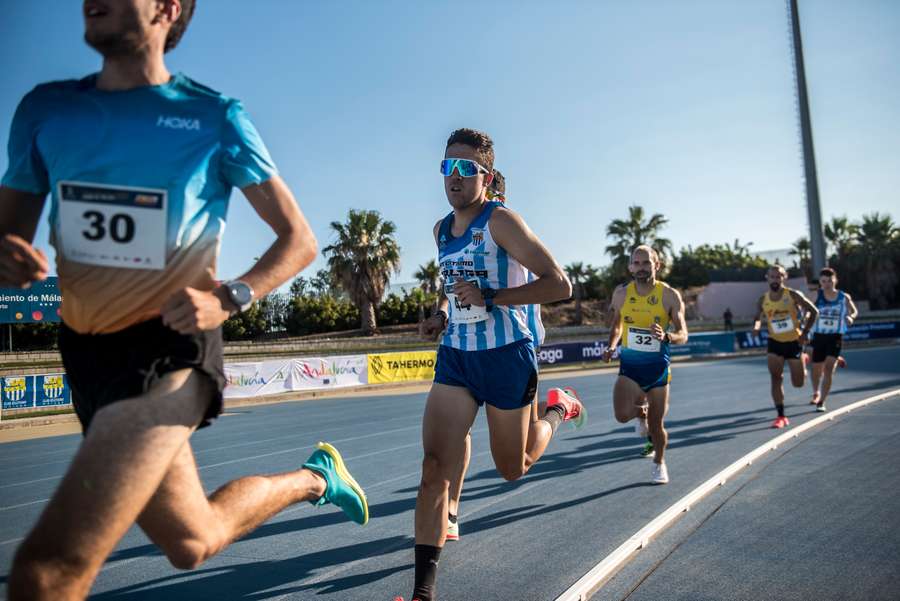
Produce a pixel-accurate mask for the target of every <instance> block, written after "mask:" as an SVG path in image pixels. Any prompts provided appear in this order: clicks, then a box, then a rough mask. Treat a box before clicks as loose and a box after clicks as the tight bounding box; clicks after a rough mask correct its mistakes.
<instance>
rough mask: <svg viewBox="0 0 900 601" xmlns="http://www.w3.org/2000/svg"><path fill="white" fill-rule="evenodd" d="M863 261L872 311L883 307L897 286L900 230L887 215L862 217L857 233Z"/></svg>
mask: <svg viewBox="0 0 900 601" xmlns="http://www.w3.org/2000/svg"><path fill="white" fill-rule="evenodd" d="M857 240H858V241H859V246H860V250H861V251H862V252H863V256H864V257H865V262H866V289H867V291H868V293H869V302H870V303H871V307H872V308H873V309H884V308H887V307H888V305H889V304H890V301H891V300H892V298H893V296H894V288H895V287H896V285H897V266H896V262H895V259H896V256H897V253H898V246H900V228H898V227H897V225H896V224H895V223H894V221H893V220H892V219H891V216H890V215H882V214H881V213H877V212H876V213H871V214H869V215H863V220H862V224H860V226H859V232H858V234H857Z"/></svg>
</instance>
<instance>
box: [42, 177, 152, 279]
mask: <svg viewBox="0 0 900 601" xmlns="http://www.w3.org/2000/svg"><path fill="white" fill-rule="evenodd" d="M167 200H168V194H167V192H166V190H161V189H154V188H130V187H124V186H110V185H107V184H90V183H83V182H60V183H59V215H58V223H59V234H60V238H61V242H62V251H63V254H64V255H65V257H66V259H68V260H70V261H75V262H78V263H87V264H89V265H101V266H103V267H122V268H128V269H162V268H164V267H165V265H166V215H167V213H166V208H167Z"/></svg>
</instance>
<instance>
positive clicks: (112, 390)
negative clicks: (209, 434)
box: [59, 318, 225, 432]
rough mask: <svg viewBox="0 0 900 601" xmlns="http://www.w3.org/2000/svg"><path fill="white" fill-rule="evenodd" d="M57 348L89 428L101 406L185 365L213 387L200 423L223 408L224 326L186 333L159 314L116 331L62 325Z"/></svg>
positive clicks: (80, 414) (85, 426) (75, 401)
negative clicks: (81, 331) (87, 330)
mask: <svg viewBox="0 0 900 601" xmlns="http://www.w3.org/2000/svg"><path fill="white" fill-rule="evenodd" d="M59 350H60V353H61V354H62V359H63V365H65V368H66V375H67V376H68V378H69V386H70V387H71V389H72V403H73V404H74V405H75V412H76V413H77V414H78V420H79V421H80V422H81V427H82V429H83V430H84V431H85V432H87V429H88V426H89V425H90V423H91V419H93V417H94V414H95V413H96V412H97V411H99V410H100V409H101V408H102V407H104V406H106V405H109V404H111V403H115V402H116V401H121V400H124V399H128V398H133V397H136V396H140V395H142V394H144V393H146V392H147V391H148V390H150V388H151V387H152V386H153V385H154V384H155V383H156V382H157V381H158V380H159V379H160V378H161V377H162V376H164V375H165V374H167V373H170V372H173V371H177V370H180V369H186V368H190V369H196V370H197V371H198V372H200V373H202V374H204V375H205V376H207V377H208V378H209V379H210V381H212V383H213V387H214V393H213V396H212V398H211V399H210V403H209V407H208V408H207V410H206V414H205V415H204V416H203V421H202V422H201V423H200V426H199V427H201V428H202V427H204V426H208V425H209V424H210V423H211V421H212V420H213V419H215V418H216V417H217V416H218V415H219V413H221V412H222V391H223V390H224V388H225V370H224V367H223V360H222V329H221V328H217V329H215V330H210V331H207V332H201V333H199V334H193V335H185V334H179V333H178V332H176V331H175V330H172V329H171V328H169V327H167V326H165V325H163V323H162V319H159V318H157V319H151V320H149V321H145V322H142V323H139V324H136V325H133V326H131V327H128V328H125V329H124V330H120V331H118V332H113V333H112V334H79V333H77V332H75V331H74V330H71V329H70V328H68V327H66V325H65V324H60V329H59Z"/></svg>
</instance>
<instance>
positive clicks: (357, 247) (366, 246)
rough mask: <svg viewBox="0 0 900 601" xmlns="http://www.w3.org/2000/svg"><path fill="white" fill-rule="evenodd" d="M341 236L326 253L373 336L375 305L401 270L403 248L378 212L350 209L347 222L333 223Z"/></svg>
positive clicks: (365, 328) (365, 329)
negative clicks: (392, 275) (401, 251)
mask: <svg viewBox="0 0 900 601" xmlns="http://www.w3.org/2000/svg"><path fill="white" fill-rule="evenodd" d="M331 229H332V230H334V233H335V234H336V235H337V240H336V241H335V243H334V244H331V245H329V246H326V247H325V248H324V249H323V250H322V254H323V255H325V257H326V258H327V259H328V267H329V272H330V274H331V277H332V278H333V279H334V281H335V282H337V283H338V284H339V285H340V287H341V288H342V289H343V290H344V291H345V292H346V293H347V295H348V296H349V297H350V300H351V301H352V302H353V304H354V305H356V307H357V308H358V309H359V313H360V319H361V327H362V330H363V332H365V334H366V335H370V336H371V335H373V334H374V333H375V328H376V327H377V323H376V319H375V306H376V305H377V304H378V303H379V302H380V301H381V299H382V297H383V296H384V291H385V288H387V285H388V283H389V282H390V275H391V272H392V271H393V272H395V273H396V272H398V271H399V270H400V246H399V245H398V244H397V240H396V239H395V238H394V234H395V232H396V230H397V227H396V226H395V225H394V223H393V222H392V221H385V220H384V219H382V218H381V214H380V213H379V212H378V211H366V210H361V211H357V210H355V209H350V212H349V213H348V214H347V222H346V223H340V222H338V221H332V222H331Z"/></svg>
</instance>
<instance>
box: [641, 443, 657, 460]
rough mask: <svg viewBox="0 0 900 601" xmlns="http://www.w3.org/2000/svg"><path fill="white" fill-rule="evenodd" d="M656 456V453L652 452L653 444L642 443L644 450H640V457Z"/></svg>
mask: <svg viewBox="0 0 900 601" xmlns="http://www.w3.org/2000/svg"><path fill="white" fill-rule="evenodd" d="M654 455H656V452H655V451H654V450H653V443H652V442H650V441H649V440H648V441H647V442H645V443H644V448H643V449H642V450H641V457H653V456H654Z"/></svg>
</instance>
